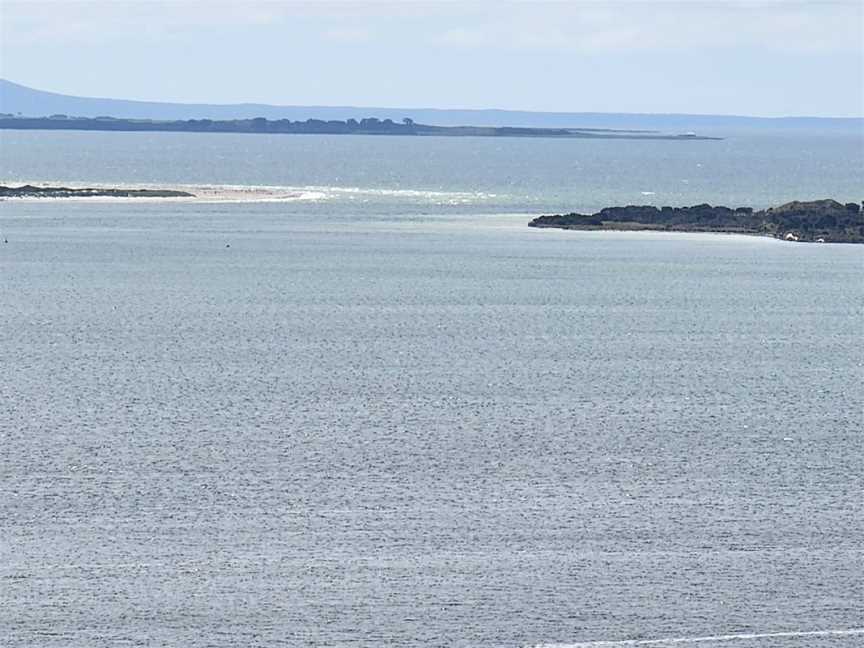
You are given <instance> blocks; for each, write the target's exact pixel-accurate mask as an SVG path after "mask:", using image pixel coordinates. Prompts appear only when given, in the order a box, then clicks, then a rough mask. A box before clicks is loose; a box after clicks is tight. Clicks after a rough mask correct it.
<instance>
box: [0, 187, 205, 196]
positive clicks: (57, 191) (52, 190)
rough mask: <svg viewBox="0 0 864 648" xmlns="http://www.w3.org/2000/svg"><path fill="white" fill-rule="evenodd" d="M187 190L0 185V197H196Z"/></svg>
mask: <svg viewBox="0 0 864 648" xmlns="http://www.w3.org/2000/svg"><path fill="white" fill-rule="evenodd" d="M194 197H195V195H194V194H191V193H189V192H187V191H175V190H173V189H111V188H101V187H100V188H91V187H82V188H74V189H73V188H70V187H34V186H33V185H22V186H20V187H5V186H3V185H0V198H194Z"/></svg>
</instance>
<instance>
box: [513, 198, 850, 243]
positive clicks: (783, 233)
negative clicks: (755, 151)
mask: <svg viewBox="0 0 864 648" xmlns="http://www.w3.org/2000/svg"><path fill="white" fill-rule="evenodd" d="M529 225H530V226H531V227H556V228H561V229H577V230H655V231H669V232H727V233H738V234H758V235H761V236H773V237H774V238H782V239H787V240H791V241H814V242H825V243H864V211H862V206H861V205H859V204H858V203H846V204H841V203H839V202H837V201H836V200H814V201H810V202H798V201H795V202H790V203H786V204H785V205H781V206H780V207H772V208H770V209H765V210H761V211H754V210H753V209H752V208H751V207H738V208H735V209H730V208H729V207H719V206H718V207H712V206H711V205H694V206H693V207H661V208H659V209H658V208H657V207H653V206H650V205H629V206H627V207H607V208H606V209H602V210H600V211H599V212H597V213H596V214H591V215H587V214H577V213H571V214H563V215H554V216H540V217H539V218H535V219H534V220H533V221H531V222H530V223H529Z"/></svg>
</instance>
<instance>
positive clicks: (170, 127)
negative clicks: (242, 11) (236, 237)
mask: <svg viewBox="0 0 864 648" xmlns="http://www.w3.org/2000/svg"><path fill="white" fill-rule="evenodd" d="M0 129H27V130H91V131H160V132H165V131H167V132H183V133H275V134H319V135H439V136H442V135H443V136H457V137H458V136H462V137H465V136H474V137H569V138H594V139H597V138H600V139H685V140H696V139H703V140H704V139H719V138H716V137H699V136H696V135H693V134H687V135H664V134H662V133H657V132H654V131H639V130H614V129H609V128H584V129H580V128H517V127H512V126H502V127H492V126H430V125H428V124H417V123H415V122H414V121H413V120H411V119H408V118H405V119H403V120H402V121H401V122H395V121H393V120H392V119H384V120H380V119H376V118H374V117H369V118H366V119H361V120H359V121H358V120H356V119H347V120H345V121H339V120H329V121H324V120H321V119H307V120H305V121H291V120H290V119H276V120H269V119H265V118H264V117H256V118H255V119H231V120H212V119H187V120H173V121H160V120H152V119H117V118H114V117H93V118H89V117H69V116H67V115H51V116H50V117H20V116H15V115H10V114H2V113H0Z"/></svg>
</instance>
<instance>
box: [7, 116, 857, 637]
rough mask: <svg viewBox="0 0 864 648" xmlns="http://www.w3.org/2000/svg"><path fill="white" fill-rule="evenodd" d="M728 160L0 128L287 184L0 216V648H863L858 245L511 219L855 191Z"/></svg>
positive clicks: (174, 173)
mask: <svg viewBox="0 0 864 648" xmlns="http://www.w3.org/2000/svg"><path fill="white" fill-rule="evenodd" d="M142 142H144V144H143V145H142ZM351 142H354V143H353V144H352V143H351ZM736 142H737V140H726V141H724V142H720V143H717V142H714V143H704V142H700V143H696V142H673V143H667V142H654V143H644V142H638V143H634V144H632V145H633V146H635V147H636V149H634V151H635V152H632V151H631V152H627V150H626V149H608V148H607V149H603V148H602V147H603V146H613V147H617V146H619V145H620V144H621V143H618V142H615V143H611V144H609V143H598V142H559V141H546V142H543V141H542V140H531V141H528V140H512V141H508V142H500V141H491V140H446V141H441V140H422V141H420V142H416V141H413V140H407V138H406V140H401V139H399V138H389V139H383V138H382V139H376V138H365V139H364V138H343V139H341V140H340V139H339V138H326V137H320V138H319V137H307V138H304V137H296V138H290V137H289V138H278V137H276V138H271V137H255V136H230V135H228V136H213V137H210V136H198V135H192V136H182V135H180V136H173V135H165V136H155V135H145V136H138V135H137V134H130V135H116V134H68V133H51V134H46V133H2V134H0V144H2V146H3V148H2V159H0V165H2V172H0V177H4V178H5V179H6V180H7V181H8V180H12V179H14V180H21V181H46V182H48V181H66V182H77V183H85V184H86V183H88V182H89V183H97V182H103V183H121V182H122V183H126V184H131V183H145V184H147V183H153V184H155V185H159V186H161V185H164V184H174V185H179V184H186V185H196V186H201V185H206V186H208V187H214V186H218V187H219V188H220V189H219V190H220V191H238V190H242V188H243V187H244V186H246V185H254V186H257V187H260V186H266V187H269V188H270V189H268V191H275V192H277V193H279V192H281V194H280V195H279V196H277V199H275V200H273V201H269V202H236V201H235V200H233V199H232V200H230V201H228V202H213V201H208V200H202V201H187V202H183V201H144V202H134V201H119V202H99V201H92V202H91V201H77V202H76V201H71V202H69V201H67V202H55V201H31V202H14V201H6V202H2V203H0V234H2V236H3V237H5V238H6V239H8V243H6V244H2V243H0V354H2V355H0V357H2V371H0V447H2V452H3V454H2V463H0V559H2V560H0V636H2V638H0V644H2V645H3V646H10V647H15V648H18V647H23V646H28V647H29V646H48V647H53V646H57V647H61V646H62V647H64V648H66V647H70V648H79V647H80V648H93V647H101V646H118V645H133V646H134V645H141V646H191V647H203V646H225V647H229V646H231V647H233V646H244V647H245V646H275V645H287V646H294V645H297V646H304V645H316V646H341V645H356V646H387V645H392V646H482V647H486V646H488V647H490V648H491V647H493V646H494V647H498V646H527V645H537V644H571V645H572V644H577V645H587V646H600V645H621V646H627V645H636V646H638V645H679V644H681V643H682V642H684V645H686V643H695V645H699V646H742V647H743V646H748V647H750V646H752V647H756V648H761V647H770V648H809V647H811V646H820V647H822V646H826V647H827V646H831V647H835V646H842V647H843V648H847V647H853V646H860V645H861V643H862V641H864V636H862V634H861V633H860V630H856V629H860V628H861V627H862V626H864V621H862V620H864V605H862V603H861V602H862V601H864V552H862V538H864V503H862V501H864V500H862V492H864V476H862V475H864V471H862V465H864V440H862V428H864V425H862V402H864V396H862V387H861V385H862V379H864V352H862V346H861V329H862V309H864V281H862V271H864V248H862V247H860V246H853V245H802V244H791V243H784V242H781V241H774V240H770V239H763V238H756V237H736V236H725V235H664V234H650V233H649V234H645V233H596V232H595V233H579V232H560V231H538V230H532V229H529V228H527V227H525V223H526V222H527V220H529V219H530V217H531V216H532V215H533V214H534V213H535V208H536V210H545V209H550V210H551V209H561V208H574V207H577V206H581V207H588V208H591V207H594V206H598V207H602V206H605V204H617V203H622V202H634V201H637V202H644V201H645V200H640V199H647V200H655V199H656V201H657V202H661V203H662V202H672V203H674V204H680V203H685V204H686V203H692V202H702V201H708V202H724V203H727V204H739V203H740V204H751V205H758V204H771V203H773V202H777V201H779V200H785V199H791V198H795V197H802V198H806V197H823V196H834V197H837V198H840V199H844V200H845V199H849V200H851V199H856V198H857V199H860V198H861V196H856V195H855V192H856V191H858V190H859V189H860V187H861V183H860V173H859V172H860V167H858V169H857V170H856V168H855V167H854V164H855V163H856V161H860V158H859V157H856V156H860V152H857V151H858V150H859V149H856V148H855V146H854V144H855V142H851V143H849V142H845V143H844V144H842V145H840V144H836V142H835V143H834V144H831V143H830V142H827V143H826V141H822V140H818V139H814V140H813V141H811V140H804V141H802V142H797V143H796V142H794V141H787V140H783V142H782V143H778V144H777V145H776V148H775V149H771V148H770V147H768V145H767V144H765V142H762V144H761V145H759V146H757V144H758V142H756V143H754V142H753V141H749V140H748V141H745V142H743V143H742V142H738V143H736ZM708 144H713V145H716V146H719V147H727V148H726V149H714V150H713V152H712V153H711V154H710V155H709V153H708V152H707V151H708V148H699V147H707V145H708ZM829 144H830V146H834V145H836V146H835V149H834V150H835V154H834V155H833V156H832V155H829V154H828V153H830V151H831V148H830V146H829ZM564 145H573V146H574V147H579V146H587V145H590V146H591V147H594V148H593V149H592V151H593V152H592V153H591V154H590V155H589V156H588V157H587V158H584V159H581V158H580V159H581V161H580V162H579V164H580V165H581V168H582V169H583V171H581V172H577V171H575V170H574V169H575V167H573V166H568V165H571V163H572V164H575V163H574V162H572V160H571V158H570V154H571V153H572V151H565V149H564ZM694 145H695V146H694ZM652 146H653V147H654V148H653V149H651V147H652ZM760 146H761V148H760ZM796 146H797V147H798V148H797V149H796ZM244 147H246V148H244ZM352 147H353V148H352ZM496 147H504V148H496ZM765 147H768V148H765ZM820 147H821V148H820ZM844 147H846V148H844ZM805 149H806V150H809V151H814V150H815V151H821V153H819V154H818V155H816V154H812V155H804V154H803V153H802V154H801V155H800V156H799V158H798V159H795V158H794V156H793V151H795V150H799V151H803V150H805ZM724 150H725V151H726V153H722V151H724ZM501 151H504V153H501ZM718 151H719V152H718ZM505 153H506V155H505ZM516 153H518V155H517V154H516ZM565 153H566V155H565ZM220 156H221V157H220ZM711 156H714V157H713V158H712V157H711ZM724 156H725V157H724ZM753 156H756V157H757V158H758V159H763V160H766V162H765V164H764V165H763V166H759V167H758V168H757V169H756V170H755V171H754V170H753V169H751V170H750V173H747V172H745V170H742V169H740V168H738V167H740V165H742V164H744V162H742V160H751V161H752V159H753ZM820 156H821V157H820ZM843 156H845V157H843ZM575 157H576V158H578V157H579V156H575ZM649 159H655V163H653V164H652V165H651V166H650V167H648V166H646V164H647V161H648V160H649ZM712 159H713V160H714V161H713V162H712ZM696 160H701V161H700V162H698V164H702V165H703V166H702V167H694V164H697V162H695V161H696ZM768 160H773V163H772V164H768V163H767V161H768ZM778 160H781V161H782V160H786V162H778ZM843 160H845V163H841V162H842V161H843ZM835 163H836V164H835ZM172 165H173V166H172ZM532 165H539V168H532ZM775 166H776V167H777V168H776V169H775V168H774V167H775ZM685 167H686V168H687V169H689V170H690V171H691V172H692V174H693V175H690V176H689V177H690V179H691V180H693V179H698V182H695V185H696V187H695V188H694V186H693V184H690V183H686V184H685V183H679V182H678V181H679V180H680V179H681V178H680V177H679V176H681V175H682V172H681V170H682V169H684V168H685ZM705 167H708V168H712V169H713V171H711V175H710V177H709V175H707V174H708V171H706V172H705V174H706V175H705V176H704V177H703V176H700V175H698V173H699V172H697V171H695V170H694V169H698V168H705ZM769 167H770V168H771V169H772V170H770V171H769V170H768V169H769ZM418 169H419V170H418ZM616 169H617V173H616ZM795 169H798V171H795ZM818 169H822V171H818ZM850 169H851V171H850ZM526 172H527V175H526ZM754 173H755V174H757V175H756V177H755V178H754V177H753V174H754ZM759 173H762V174H763V175H762V176H761V181H760V180H759V176H758V174H759ZM711 178H713V180H712V179H711ZM568 179H573V182H572V185H571V184H570V182H569V180H568ZM273 187H276V188H277V189H273ZM697 189H698V190H697ZM315 191H318V192H319V193H321V194H323V196H318V197H313V196H311V193H312V192H315ZM641 191H646V192H647V191H654V192H655V194H654V195H647V196H643V195H642V194H641V193H640V192H641ZM291 192H309V193H310V196H308V197H307V198H305V199H304V198H299V199H293V198H291V199H289V198H286V196H284V195H282V194H285V193H291ZM520 196H521V197H520ZM631 197H632V198H633V199H632V200H631ZM459 200H462V202H458V201H459ZM656 639H674V640H676V642H675V643H669V642H667V643H666V644H658V643H649V641H653V640H656ZM597 642H620V643H617V644H616V643H611V644H603V643H597ZM640 642H641V643H640Z"/></svg>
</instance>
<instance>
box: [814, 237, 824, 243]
mask: <svg viewBox="0 0 864 648" xmlns="http://www.w3.org/2000/svg"><path fill="white" fill-rule="evenodd" d="M816 242H817V243H824V242H825V239H823V238H818V239H816Z"/></svg>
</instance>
